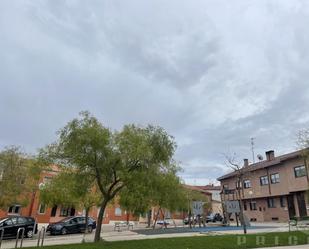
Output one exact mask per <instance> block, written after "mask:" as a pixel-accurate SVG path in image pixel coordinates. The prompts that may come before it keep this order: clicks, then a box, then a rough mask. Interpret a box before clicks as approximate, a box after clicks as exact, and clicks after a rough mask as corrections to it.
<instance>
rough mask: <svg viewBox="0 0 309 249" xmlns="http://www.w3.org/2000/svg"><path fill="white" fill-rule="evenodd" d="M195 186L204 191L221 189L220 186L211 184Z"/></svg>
mask: <svg viewBox="0 0 309 249" xmlns="http://www.w3.org/2000/svg"><path fill="white" fill-rule="evenodd" d="M196 187H198V188H199V189H203V190H206V191H211V190H221V186H215V185H213V184H211V185H204V186H196Z"/></svg>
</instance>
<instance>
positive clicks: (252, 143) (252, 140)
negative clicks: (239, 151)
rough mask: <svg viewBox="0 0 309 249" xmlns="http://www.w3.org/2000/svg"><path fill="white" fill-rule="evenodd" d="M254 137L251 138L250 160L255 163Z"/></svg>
mask: <svg viewBox="0 0 309 249" xmlns="http://www.w3.org/2000/svg"><path fill="white" fill-rule="evenodd" d="M254 139H255V138H254V137H252V138H251V151H252V160H253V163H255V156H254Z"/></svg>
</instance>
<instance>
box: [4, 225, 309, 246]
mask: <svg viewBox="0 0 309 249" xmlns="http://www.w3.org/2000/svg"><path fill="white" fill-rule="evenodd" d="M259 226H260V227H261V228H259V229H249V230H248V233H249V234H251V233H267V232H282V231H288V226H286V224H279V223H267V224H265V223H261V224H258V223H255V224H254V227H257V228H258V227H259ZM138 228H139V229H145V226H139V227H138ZM102 229H103V232H102V237H103V239H104V240H106V241H123V240H141V239H155V238H176V237H192V236H207V235H224V234H235V235H240V234H243V231H242V230H241V228H240V230H236V231H235V230H232V231H208V232H198V231H192V232H190V231H189V232H185V233H182V232H180V233H159V234H147V235H145V234H142V233H138V231H137V230H130V231H128V230H123V231H120V232H118V231H114V226H112V225H103V226H102ZM149 231H151V229H149ZM83 238H84V235H83V234H73V235H66V236H47V237H46V238H45V240H44V245H61V244H76V243H77V244H78V243H81V242H82V240H83ZM93 239H94V233H92V234H88V235H86V237H85V241H86V242H92V241H93ZM36 245H37V239H25V240H24V242H23V247H35V246H36ZM14 247H15V240H9V241H5V240H4V241H3V242H2V247H1V249H2V248H4V249H8V248H14ZM273 248H275V247H273ZM279 248H280V247H278V249H279ZM282 248H284V249H305V248H306V249H307V248H308V245H305V246H296V247H295V246H292V247H282ZM280 249H281V248H280Z"/></svg>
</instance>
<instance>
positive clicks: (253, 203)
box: [250, 201, 257, 211]
mask: <svg viewBox="0 0 309 249" xmlns="http://www.w3.org/2000/svg"><path fill="white" fill-rule="evenodd" d="M250 210H251V211H252V210H257V208H256V202H255V201H251V202H250Z"/></svg>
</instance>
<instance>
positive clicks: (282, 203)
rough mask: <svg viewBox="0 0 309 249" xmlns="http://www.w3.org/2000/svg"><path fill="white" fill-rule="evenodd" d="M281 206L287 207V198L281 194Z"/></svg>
mask: <svg viewBox="0 0 309 249" xmlns="http://www.w3.org/2000/svg"><path fill="white" fill-rule="evenodd" d="M280 206H281V207H285V198H284V196H280Z"/></svg>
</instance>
